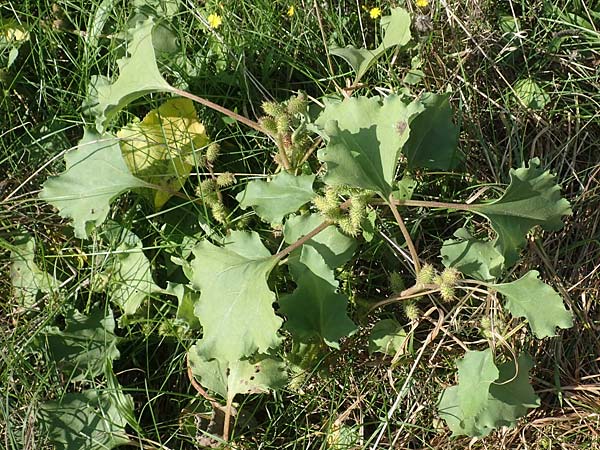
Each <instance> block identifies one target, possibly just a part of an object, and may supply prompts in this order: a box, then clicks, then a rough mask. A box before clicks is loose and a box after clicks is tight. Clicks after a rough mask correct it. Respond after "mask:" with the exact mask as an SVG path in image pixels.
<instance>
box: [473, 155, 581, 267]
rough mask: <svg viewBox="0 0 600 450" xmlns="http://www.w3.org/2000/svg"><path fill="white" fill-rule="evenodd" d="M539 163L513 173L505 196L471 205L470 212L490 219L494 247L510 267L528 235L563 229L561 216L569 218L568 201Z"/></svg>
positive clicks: (533, 160)
mask: <svg viewBox="0 0 600 450" xmlns="http://www.w3.org/2000/svg"><path fill="white" fill-rule="evenodd" d="M539 164H540V160H539V159H538V158H534V159H532V160H530V161H529V167H521V168H520V169H511V170H510V184H509V186H508V188H507V189H506V191H505V192H504V195H503V196H502V197H500V198H499V199H498V200H495V201H493V202H492V203H487V204H478V205H472V207H471V208H470V210H472V211H474V212H476V213H478V214H481V215H483V216H484V217H487V218H488V219H489V220H490V222H491V224H492V228H494V231H496V233H498V237H497V238H496V240H495V245H496V247H497V248H498V250H499V251H500V253H501V254H502V255H503V256H504V258H505V262H506V265H507V266H509V267H510V266H512V265H513V264H514V263H515V262H516V261H517V259H518V257H519V253H518V252H519V250H520V248H521V247H522V246H523V244H524V243H525V236H526V234H527V232H528V231H529V230H530V229H531V228H533V227H534V226H536V225H540V226H541V227H542V228H543V229H545V230H548V231H557V230H560V229H561V228H562V226H563V222H562V219H561V218H562V216H566V215H570V214H571V208H570V205H569V202H568V201H567V200H565V199H564V198H562V197H561V195H560V186H558V185H557V184H556V182H555V181H554V179H555V176H554V175H552V174H550V172H549V171H547V170H546V171H544V170H541V169H539Z"/></svg>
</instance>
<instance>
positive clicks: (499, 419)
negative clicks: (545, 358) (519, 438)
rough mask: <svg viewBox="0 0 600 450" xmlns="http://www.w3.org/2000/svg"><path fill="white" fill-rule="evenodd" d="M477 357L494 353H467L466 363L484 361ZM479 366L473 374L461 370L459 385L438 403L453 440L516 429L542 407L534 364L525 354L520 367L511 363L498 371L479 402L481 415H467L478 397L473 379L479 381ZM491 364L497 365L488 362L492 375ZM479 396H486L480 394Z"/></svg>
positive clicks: (521, 357)
mask: <svg viewBox="0 0 600 450" xmlns="http://www.w3.org/2000/svg"><path fill="white" fill-rule="evenodd" d="M473 353H490V354H491V351H490V350H486V351H485V352H467V354H466V355H465V357H464V360H463V362H464V363H465V362H466V363H468V364H472V362H471V360H475V359H478V358H480V357H479V356H478V355H473ZM486 359H487V357H486ZM477 362H478V361H476V362H475V364H473V367H474V370H473V371H471V373H468V372H466V371H463V372H462V373H461V371H460V368H459V374H458V385H457V386H451V387H449V388H446V389H445V390H444V391H443V393H442V395H441V396H440V400H439V402H438V412H439V415H440V417H441V418H442V419H444V420H445V421H446V424H447V425H448V428H450V430H451V431H452V435H453V436H460V435H467V436H486V435H488V434H489V433H490V432H491V431H492V430H494V429H497V428H500V427H503V426H507V427H512V426H514V425H515V424H516V421H517V420H518V419H519V418H520V417H523V416H525V415H526V414H527V411H528V409H529V408H536V407H538V406H539V404H540V399H539V397H537V396H536V395H535V392H534V390H533V387H532V386H531V384H529V371H530V370H531V368H532V367H533V362H532V360H531V358H530V357H529V356H528V355H525V354H523V355H520V356H519V358H518V360H517V364H516V365H515V362H514V361H512V360H511V361H508V362H506V363H503V364H501V365H500V366H499V367H498V369H497V372H498V377H497V378H496V379H495V380H494V381H493V383H491V384H490V385H489V390H488V391H487V392H486V393H485V394H484V396H483V398H482V399H480V400H479V401H478V404H479V407H478V408H477V412H475V413H473V410H472V409H470V410H469V409H468V408H467V410H466V411H465V408H464V405H465V404H470V403H472V402H473V398H472V397H473V395H474V393H473V392H470V388H471V386H472V385H473V384H472V382H473V377H475V378H479V377H478V376H477V367H478V364H477ZM490 364H491V365H493V360H491V361H490V360H489V359H488V362H487V363H486V365H487V366H488V368H489V370H490V373H491V372H493V370H492V368H491V365H490ZM494 368H495V366H494ZM478 395H483V394H482V393H481V392H480V393H478Z"/></svg>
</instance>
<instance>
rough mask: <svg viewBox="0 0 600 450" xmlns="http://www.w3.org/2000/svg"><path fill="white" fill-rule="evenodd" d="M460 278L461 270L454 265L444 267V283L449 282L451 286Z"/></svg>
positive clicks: (442, 277) (442, 276)
mask: <svg viewBox="0 0 600 450" xmlns="http://www.w3.org/2000/svg"><path fill="white" fill-rule="evenodd" d="M459 278H460V272H459V271H458V270H456V269H455V268H454V267H448V268H446V269H444V271H443V272H442V275H441V279H442V284H447V285H450V286H455V285H456V282H457V281H458V280H459Z"/></svg>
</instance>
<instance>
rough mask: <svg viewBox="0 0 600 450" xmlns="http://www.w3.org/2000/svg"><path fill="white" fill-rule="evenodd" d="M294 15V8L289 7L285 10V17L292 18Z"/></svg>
mask: <svg viewBox="0 0 600 450" xmlns="http://www.w3.org/2000/svg"><path fill="white" fill-rule="evenodd" d="M295 13H296V8H294V5H292V6H290V7H289V8H288V10H287V16H288V17H293V16H294V14H295Z"/></svg>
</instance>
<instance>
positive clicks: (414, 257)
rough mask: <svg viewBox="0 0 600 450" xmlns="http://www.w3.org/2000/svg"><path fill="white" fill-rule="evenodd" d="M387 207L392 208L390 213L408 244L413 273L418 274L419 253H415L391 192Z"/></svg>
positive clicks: (415, 250)
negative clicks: (413, 268)
mask: <svg viewBox="0 0 600 450" xmlns="http://www.w3.org/2000/svg"><path fill="white" fill-rule="evenodd" d="M389 207H390V209H391V210H392V214H393V215H394V218H395V219H396V222H398V226H399V227H400V231H401V232H402V236H404V240H405V241H406V245H407V246H408V251H409V252H410V256H411V257H412V260H413V266H414V267H415V274H416V275H418V274H419V272H420V271H421V263H420V261H419V254H418V253H417V249H416V248H415V244H414V243H413V240H412V238H411V237H410V233H409V232H408V230H407V229H406V225H404V220H402V216H401V215H400V212H399V211H398V208H397V207H396V205H395V204H394V199H393V198H392V194H390V197H389Z"/></svg>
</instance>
